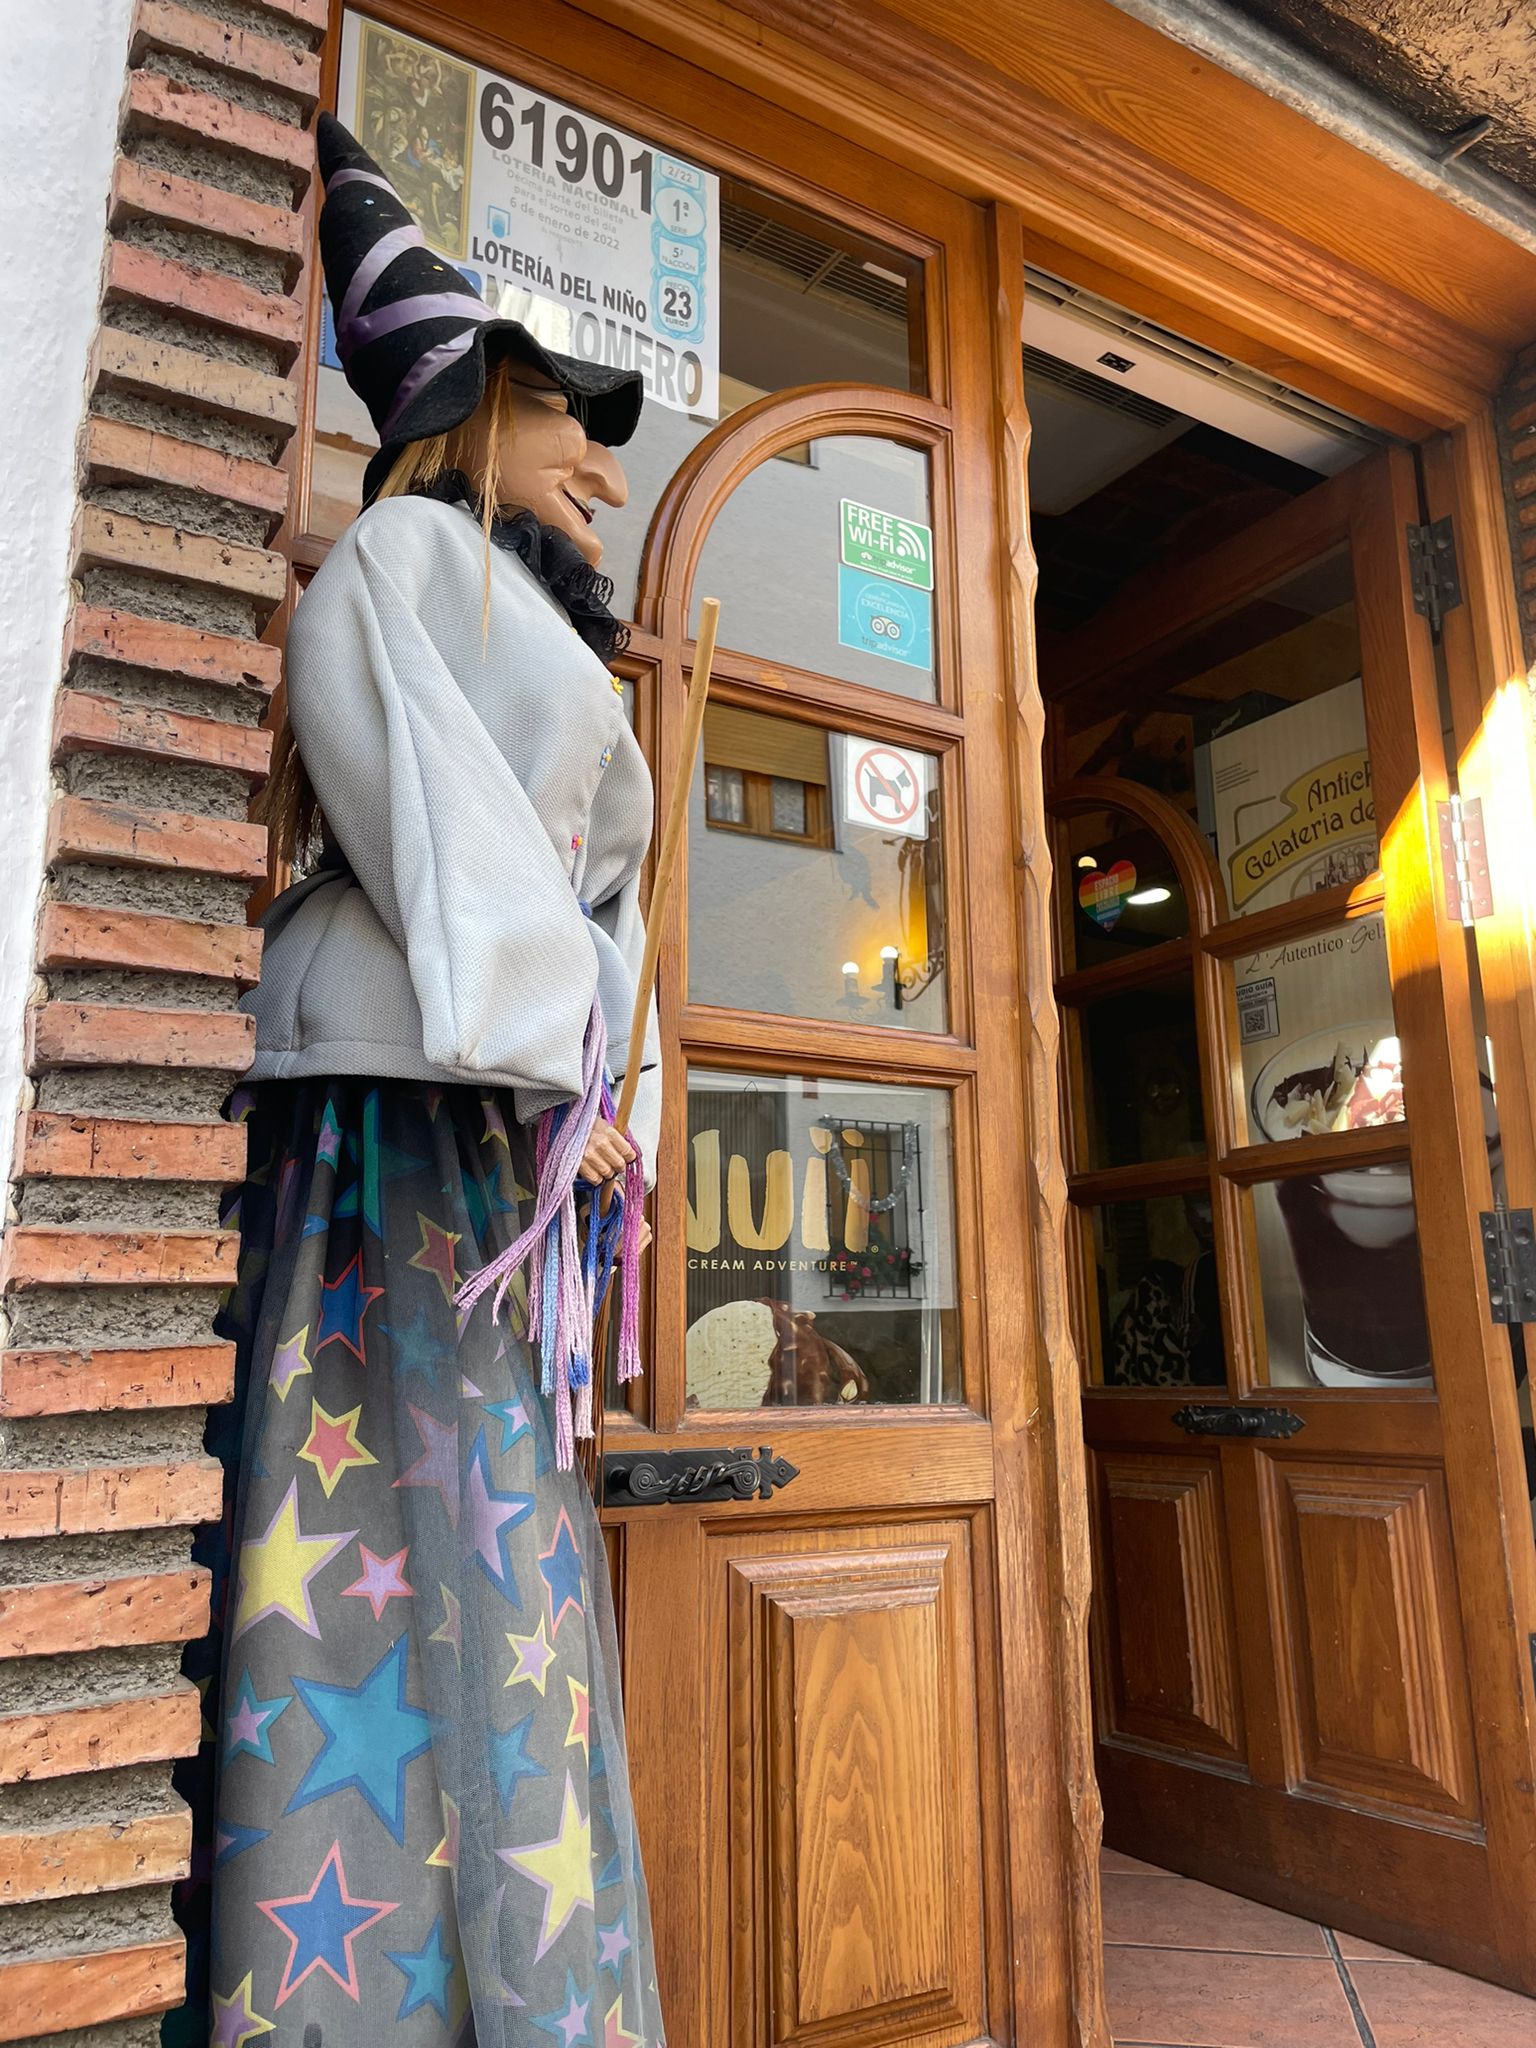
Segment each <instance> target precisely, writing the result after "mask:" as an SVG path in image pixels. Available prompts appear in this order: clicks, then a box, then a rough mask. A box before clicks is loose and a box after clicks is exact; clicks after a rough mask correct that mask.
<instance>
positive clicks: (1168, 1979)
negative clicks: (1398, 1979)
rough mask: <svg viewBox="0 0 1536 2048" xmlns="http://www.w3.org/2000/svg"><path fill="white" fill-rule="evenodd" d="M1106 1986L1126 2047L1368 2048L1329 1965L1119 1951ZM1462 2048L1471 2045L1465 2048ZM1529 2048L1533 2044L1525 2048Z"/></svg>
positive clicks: (1112, 1952)
mask: <svg viewBox="0 0 1536 2048" xmlns="http://www.w3.org/2000/svg"><path fill="white" fill-rule="evenodd" d="M1365 1967H1367V1968H1370V1967H1378V1968H1383V1969H1384V1968H1385V1966H1384V1965H1376V1966H1372V1965H1366V1966H1365ZM1404 1974H1406V1972H1405V1973H1404ZM1104 1978H1105V1988H1106V1991H1107V1994H1108V1998H1109V2021H1110V2026H1111V2028H1112V2030H1113V2032H1114V2035H1115V2039H1116V2040H1117V2041H1118V2042H1124V2043H1129V2042H1133V2041H1135V2042H1147V2041H1161V2042H1170V2043H1171V2042H1179V2043H1182V2044H1184V2048H1360V2035H1359V2032H1358V2031H1357V2029H1356V2027H1355V2023H1354V2019H1353V2018H1352V2016H1351V2014H1350V2010H1349V2004H1348V2001H1347V2000H1346V1998H1345V1996H1344V1989H1343V1986H1342V1985H1341V1984H1340V1982H1339V1975H1338V1971H1337V1970H1336V1969H1335V1968H1334V1966H1333V1963H1332V1961H1331V1960H1330V1959H1329V1958H1327V1957H1324V1958H1323V1959H1322V1960H1320V1961H1315V1960H1314V1959H1313V1958H1311V1957H1310V1956H1273V1955H1266V1956H1234V1955H1211V1954H1192V1953H1191V1952H1190V1951H1188V1950H1186V1949H1154V1948H1111V1949H1106V1950H1105V1952H1104ZM1452 2039H1454V2037H1453V2036H1445V2037H1442V2039H1441V2041H1440V2042H1438V2043H1437V2044H1436V2048H1449V2044H1450V2042H1451V2040H1452ZM1383 2048H1386V2044H1383ZM1394 2048H1395V2044H1394ZM1456 2048H1470V2044H1467V2043H1463V2042H1457V2044H1456ZM1521 2048H1530V2044H1529V2043H1522V2044H1521Z"/></svg>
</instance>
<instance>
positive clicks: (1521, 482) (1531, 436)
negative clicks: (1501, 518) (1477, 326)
mask: <svg viewBox="0 0 1536 2048" xmlns="http://www.w3.org/2000/svg"><path fill="white" fill-rule="evenodd" d="M1499 441H1500V449H1501V453H1502V456H1503V460H1504V482H1505V494H1506V498H1507V501H1508V504H1509V527H1510V544H1511V548H1512V551H1513V553H1514V557H1515V581H1516V583H1517V585H1518V587H1519V592H1520V624H1521V628H1522V630H1523V632H1524V635H1525V658H1526V660H1527V661H1528V662H1531V663H1532V664H1533V665H1536V342H1533V343H1532V344H1531V345H1530V346H1529V347H1527V348H1523V349H1522V350H1521V351H1520V353H1519V355H1518V356H1517V357H1516V358H1515V367H1514V371H1513V373H1512V375H1511V377H1510V380H1509V383H1508V384H1507V385H1506V386H1505V388H1504V394H1503V397H1502V398H1501V400H1500V402H1499Z"/></svg>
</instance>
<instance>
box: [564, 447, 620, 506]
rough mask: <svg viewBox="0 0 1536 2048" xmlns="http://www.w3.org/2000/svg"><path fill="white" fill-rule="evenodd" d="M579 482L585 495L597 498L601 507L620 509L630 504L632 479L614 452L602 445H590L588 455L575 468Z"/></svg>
mask: <svg viewBox="0 0 1536 2048" xmlns="http://www.w3.org/2000/svg"><path fill="white" fill-rule="evenodd" d="M576 480H577V482H578V483H579V484H580V485H581V488H582V493H583V495H584V496H585V497H588V498H596V499H597V501H598V502H599V504H603V505H613V506H615V507H617V506H620V505H627V504H628V503H629V479H628V477H627V476H625V474H624V466H623V464H622V463H621V462H620V461H619V458H618V457H617V455H615V454H614V452H613V450H612V449H611V448H605V447H604V446H603V444H602V443H601V442H600V441H589V442H588V443H587V446H586V452H585V454H584V455H583V456H582V458H581V460H580V462H578V463H577V465H576Z"/></svg>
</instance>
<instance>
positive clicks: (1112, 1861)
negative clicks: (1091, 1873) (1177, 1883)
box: [1099, 1849, 1173, 1877]
mask: <svg viewBox="0 0 1536 2048" xmlns="http://www.w3.org/2000/svg"><path fill="white" fill-rule="evenodd" d="M1099 1868H1100V1870H1117V1871H1120V1872H1121V1873H1122V1874H1123V1875H1124V1876H1126V1877H1172V1876H1173V1872H1172V1871H1171V1870H1159V1869H1158V1867H1157V1865H1156V1864H1155V1863H1138V1862H1137V1860H1136V1858H1135V1857H1134V1856H1127V1855H1125V1854H1124V1853H1123V1852H1122V1851H1121V1850H1119V1849H1101V1850H1100V1851H1099Z"/></svg>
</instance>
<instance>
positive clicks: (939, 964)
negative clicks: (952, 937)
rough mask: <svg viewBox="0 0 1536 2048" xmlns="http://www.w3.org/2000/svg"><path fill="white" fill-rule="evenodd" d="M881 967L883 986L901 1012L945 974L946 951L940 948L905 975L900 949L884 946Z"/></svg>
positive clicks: (908, 970)
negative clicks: (902, 968) (902, 969)
mask: <svg viewBox="0 0 1536 2048" xmlns="http://www.w3.org/2000/svg"><path fill="white" fill-rule="evenodd" d="M880 965H881V969H882V974H883V982H882V986H883V987H884V989H885V992H886V994H887V995H888V996H889V997H890V999H891V1003H892V1005H893V1006H894V1007H895V1008H896V1009H898V1010H901V1009H904V1008H905V1007H906V1005H907V1004H908V1003H912V1002H916V1000H917V998H918V997H919V996H920V995H922V994H923V993H924V991H925V990H927V989H929V988H931V987H932V986H933V983H934V981H935V980H936V979H937V978H938V976H939V975H940V974H941V973H942V972H943V969H944V949H943V948H942V947H939V948H938V949H937V950H936V951H934V952H932V953H930V954H929V956H928V958H927V959H926V960H924V961H923V962H922V964H921V966H915V967H909V968H908V969H907V971H906V973H905V974H903V973H902V971H901V954H900V951H899V950H898V948H896V947H895V946H882V947H881V948H880Z"/></svg>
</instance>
